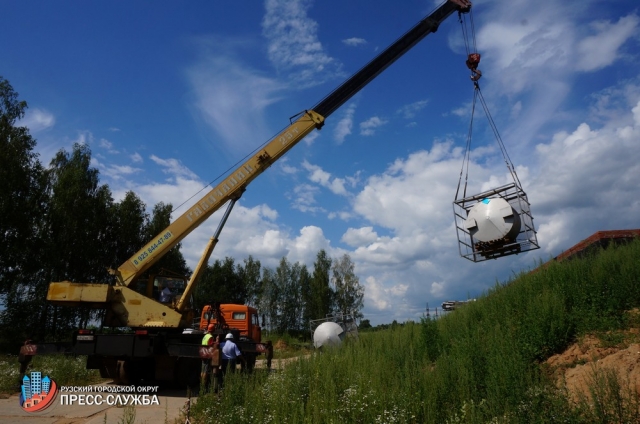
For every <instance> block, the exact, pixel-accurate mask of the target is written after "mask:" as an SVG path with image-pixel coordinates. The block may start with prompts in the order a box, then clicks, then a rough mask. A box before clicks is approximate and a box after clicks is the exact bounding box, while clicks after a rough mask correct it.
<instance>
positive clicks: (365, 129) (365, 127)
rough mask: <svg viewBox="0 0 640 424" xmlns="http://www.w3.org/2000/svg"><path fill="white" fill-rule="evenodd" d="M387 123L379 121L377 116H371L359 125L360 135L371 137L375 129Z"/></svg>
mask: <svg viewBox="0 0 640 424" xmlns="http://www.w3.org/2000/svg"><path fill="white" fill-rule="evenodd" d="M388 122H389V121H387V120H385V119H381V118H379V117H377V116H372V117H371V118H369V119H367V120H366V121H364V122H361V123H360V135H364V136H371V135H374V134H375V133H376V128H379V127H381V126H383V125H384V124H386V123H388Z"/></svg>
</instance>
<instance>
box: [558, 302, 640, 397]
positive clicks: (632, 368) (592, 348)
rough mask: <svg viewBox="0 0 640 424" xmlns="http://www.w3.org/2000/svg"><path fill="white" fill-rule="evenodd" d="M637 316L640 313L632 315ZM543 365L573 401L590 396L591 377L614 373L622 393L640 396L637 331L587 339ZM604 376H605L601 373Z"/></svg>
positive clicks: (637, 329)
mask: <svg viewBox="0 0 640 424" xmlns="http://www.w3.org/2000/svg"><path fill="white" fill-rule="evenodd" d="M632 313H633V314H635V315H640V312H639V311H637V310H636V311H633V312H632ZM546 364H547V365H548V366H549V369H550V371H551V372H552V373H553V376H554V378H555V380H556V383H557V385H558V387H566V389H567V391H568V392H569V396H570V398H571V399H572V400H573V401H578V400H579V398H580V397H581V395H584V396H586V397H587V398H588V397H589V396H590V391H589V388H590V387H593V385H594V384H595V383H594V377H595V376H596V375H597V374H598V372H601V373H600V374H599V375H601V376H602V375H604V373H606V372H611V371H613V372H615V373H616V375H617V376H618V381H619V382H620V383H621V385H622V388H623V390H627V389H631V390H635V391H636V393H640V328H632V329H629V330H625V331H620V332H616V333H606V334H602V335H600V336H599V337H598V336H597V335H587V336H585V337H583V338H582V339H580V340H579V341H578V342H576V343H574V344H573V345H571V346H569V348H568V349H567V350H565V351H564V352H562V353H560V354H557V355H553V356H552V357H550V358H549V359H548V360H547V361H546ZM602 372H604V373H602Z"/></svg>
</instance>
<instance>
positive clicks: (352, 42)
mask: <svg viewBox="0 0 640 424" xmlns="http://www.w3.org/2000/svg"><path fill="white" fill-rule="evenodd" d="M342 42H343V43H344V44H346V45H347V46H352V47H356V46H361V45H363V44H367V40H365V39H364V38H358V37H351V38H345V39H344V40H342Z"/></svg>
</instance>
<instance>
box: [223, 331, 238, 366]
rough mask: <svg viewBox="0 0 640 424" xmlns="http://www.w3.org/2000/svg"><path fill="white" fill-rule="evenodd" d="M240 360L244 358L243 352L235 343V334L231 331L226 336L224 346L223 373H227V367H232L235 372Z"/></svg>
mask: <svg viewBox="0 0 640 424" xmlns="http://www.w3.org/2000/svg"><path fill="white" fill-rule="evenodd" d="M238 360H242V352H240V349H238V345H236V344H235V343H234V341H233V334H231V333H229V334H227V336H226V337H225V343H224V346H222V375H225V374H226V372H227V368H229V369H230V372H235V371H236V365H237V364H238Z"/></svg>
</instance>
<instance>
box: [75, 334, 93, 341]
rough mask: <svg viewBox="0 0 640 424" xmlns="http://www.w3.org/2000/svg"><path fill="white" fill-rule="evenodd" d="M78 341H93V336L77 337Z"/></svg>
mask: <svg viewBox="0 0 640 424" xmlns="http://www.w3.org/2000/svg"><path fill="white" fill-rule="evenodd" d="M76 340H84V341H91V340H93V336H83V335H80V336H78V337H76Z"/></svg>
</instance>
